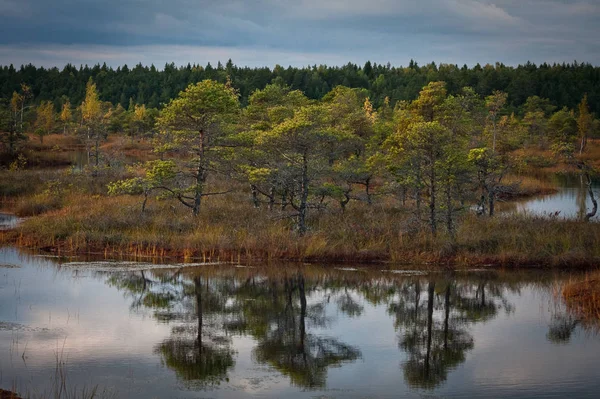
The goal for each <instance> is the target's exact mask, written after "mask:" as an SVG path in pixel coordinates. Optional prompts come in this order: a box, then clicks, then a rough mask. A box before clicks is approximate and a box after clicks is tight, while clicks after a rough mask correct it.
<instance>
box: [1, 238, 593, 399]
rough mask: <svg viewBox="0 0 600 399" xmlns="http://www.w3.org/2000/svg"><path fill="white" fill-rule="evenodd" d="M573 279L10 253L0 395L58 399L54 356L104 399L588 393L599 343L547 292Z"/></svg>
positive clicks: (5, 252)
mask: <svg viewBox="0 0 600 399" xmlns="http://www.w3.org/2000/svg"><path fill="white" fill-rule="evenodd" d="M382 269H383V270H382ZM568 277H569V276H567V275H559V274H555V273H551V272H544V273H540V272H536V273H533V272H527V273H526V272H492V271H481V270H479V271H471V272H454V273H450V272H447V273H446V272H444V273H431V274H426V273H422V272H410V271H408V272H407V271H399V270H392V269H389V268H388V267H386V266H379V267H375V268H373V267H370V268H333V267H327V268H325V267H318V266H307V265H303V266H301V265H296V266H289V265H288V266H286V267H279V268H274V267H271V268H267V267H264V268H263V267H237V266H236V265H229V264H220V265H216V264H204V265H201V264H196V265H191V266H189V265H168V266H167V265H162V266H161V265H153V264H144V263H118V262H73V261H68V260H59V259H55V258H47V257H40V256H30V255H25V254H22V253H20V252H19V251H18V250H16V249H14V248H4V249H0V388H4V389H11V388H15V387H16V389H17V390H18V391H20V392H22V393H25V394H34V395H41V394H44V393H46V394H47V393H52V392H53V389H54V388H55V387H56V385H57V384H60V383H61V382H60V381H62V379H60V377H57V376H56V371H57V360H58V361H59V362H60V364H61V366H60V367H59V371H60V373H63V374H64V375H66V386H67V387H68V389H69V390H71V391H72V390H81V389H83V388H87V389H90V388H92V387H95V386H97V387H98V390H99V392H100V393H102V395H101V396H100V397H119V398H199V397H202V398H242V397H264V398H280V397H286V398H287V397H292V398H315V397H321V398H365V397H382V398H385V397H388V398H392V397H394V398H395V397H424V396H425V397H481V398H488V397H530V398H536V397H567V396H568V397H597V394H598V392H599V391H600V379H599V378H598V375H599V374H598V370H600V356H598V355H599V354H600V337H599V336H598V335H596V334H595V333H594V332H593V331H592V330H590V329H589V326H588V327H584V326H583V325H582V324H581V323H580V322H579V321H578V320H577V319H575V318H574V317H573V316H570V315H569V314H568V313H566V311H565V309H563V307H562V305H561V303H559V302H558V301H557V300H556V299H555V296H554V295H553V292H554V290H555V287H556V284H558V283H559V282H560V281H562V280H563V279H565V278H568ZM60 373H59V374H60ZM57 379H59V380H60V381H59V382H57ZM53 387H54V388H53Z"/></svg>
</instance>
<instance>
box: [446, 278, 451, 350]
mask: <svg viewBox="0 0 600 399" xmlns="http://www.w3.org/2000/svg"><path fill="white" fill-rule="evenodd" d="M451 287H452V285H451V284H450V283H448V287H446V295H445V298H444V309H445V311H446V314H445V315H444V349H448V329H449V324H450V323H449V321H450V288H451Z"/></svg>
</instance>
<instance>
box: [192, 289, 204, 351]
mask: <svg viewBox="0 0 600 399" xmlns="http://www.w3.org/2000/svg"><path fill="white" fill-rule="evenodd" d="M194 291H195V294H196V312H197V315H198V334H197V339H198V353H200V354H202V324H203V312H202V282H201V281H200V278H199V277H196V278H194Z"/></svg>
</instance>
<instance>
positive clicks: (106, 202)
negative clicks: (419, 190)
mask: <svg viewBox="0 0 600 399" xmlns="http://www.w3.org/2000/svg"><path fill="white" fill-rule="evenodd" d="M82 184H83V183H82ZM82 184H81V185H82ZM81 185H80V184H76V186H77V187H78V190H74V191H73V190H71V191H65V192H64V193H63V194H61V195H59V196H53V195H50V194H48V193H45V194H36V195H33V196H30V197H27V198H25V199H22V200H21V201H20V202H19V204H18V206H17V207H16V211H17V213H18V214H20V215H31V214H39V216H37V217H33V218H30V219H28V220H27V221H25V222H24V224H23V225H22V226H21V227H19V228H18V229H17V230H16V231H13V232H9V233H3V234H2V235H0V240H4V241H5V242H13V243H16V244H18V245H21V246H26V247H31V248H38V249H46V250H52V251H59V252H75V253H101V254H104V255H107V256H109V255H110V256H122V255H134V256H154V257H167V256H176V257H181V258H199V259H204V260H209V259H210V260H228V261H229V260H231V261H238V260H241V259H244V260H259V259H260V260H300V261H328V262H382V261H391V262H399V263H439V264H449V263H452V264H455V265H456V264H460V265H497V266H498V265H499V266H515V265H516V266H546V267H577V266H580V267H584V266H585V267H589V266H592V265H594V264H595V263H596V262H598V260H600V247H599V246H597V245H595V244H596V243H597V242H600V229H598V226H597V224H595V223H585V222H579V221H568V220H552V219H547V218H541V217H534V216H511V217H497V218H486V217H476V216H474V215H465V216H463V218H462V220H461V221H460V223H459V229H458V231H457V235H456V240H455V241H452V240H450V238H449V237H447V236H446V235H445V234H444V233H440V234H439V235H438V236H437V237H432V236H431V234H430V233H428V231H427V228H426V226H425V225H423V224H420V223H418V222H417V221H416V220H415V219H414V216H413V214H412V213H411V212H410V210H408V209H402V208H398V207H396V206H394V205H392V203H391V202H390V203H386V201H381V203H378V204H377V205H373V206H368V205H366V204H363V203H356V202H355V203H351V205H349V207H348V210H347V211H346V212H345V213H342V212H341V211H340V210H339V209H338V208H335V207H334V208H332V209H327V210H324V211H313V212H312V213H311V216H310V219H309V226H310V230H309V233H308V234H307V235H305V236H303V237H299V236H298V235H297V234H296V233H295V232H294V230H293V221H292V220H291V219H290V218H285V216H286V215H287V214H289V212H280V211H272V212H269V211H268V210H267V209H264V208H263V209H254V208H253V207H252V205H251V201H250V196H249V194H248V193H244V192H243V190H242V191H241V192H234V193H230V194H227V195H225V196H221V197H208V198H207V199H206V201H205V202H204V204H203V206H204V207H203V209H202V211H201V214H200V216H199V217H197V218H194V217H192V216H191V214H190V212H189V210H188V209H186V208H184V207H182V206H181V205H178V204H176V203H174V202H167V201H156V200H150V202H149V205H148V209H147V211H146V212H145V213H143V214H142V213H141V201H142V200H141V198H140V197H136V196H122V197H107V196H105V195H102V194H101V185H99V186H98V187H90V188H89V189H86V190H83V189H81V187H80V186H81ZM93 190H98V191H97V192H95V193H92V192H93Z"/></svg>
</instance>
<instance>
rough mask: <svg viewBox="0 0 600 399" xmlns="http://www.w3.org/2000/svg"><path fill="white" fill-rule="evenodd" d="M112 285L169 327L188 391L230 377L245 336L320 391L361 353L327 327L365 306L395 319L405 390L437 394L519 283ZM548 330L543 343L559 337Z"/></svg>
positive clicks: (283, 274) (304, 277)
mask: <svg viewBox="0 0 600 399" xmlns="http://www.w3.org/2000/svg"><path fill="white" fill-rule="evenodd" d="M109 282H110V283H111V284H112V285H114V286H117V287H119V288H120V289H121V290H123V291H124V292H126V296H127V297H129V298H130V299H131V303H132V305H131V308H132V310H134V311H143V310H146V311H147V310H150V311H151V312H152V315H153V317H155V318H156V319H157V320H158V321H160V322H163V323H168V324H169V325H171V326H172V328H171V333H170V335H169V337H168V338H167V339H165V340H164V341H163V342H161V343H159V344H158V345H157V346H156V348H155V350H156V353H157V354H159V355H160V356H161V359H162V361H163V363H164V364H165V365H166V366H167V367H169V368H170V369H172V370H174V371H175V372H176V373H177V375H178V377H179V378H180V379H181V380H182V381H184V382H185V383H186V385H190V386H195V387H206V386H211V385H214V384H219V383H220V382H222V381H224V380H225V381H226V380H228V373H229V372H230V370H231V369H232V367H233V366H234V365H235V351H234V349H233V342H232V337H234V336H250V337H252V339H253V340H254V341H255V346H254V348H253V350H252V356H253V359H254V361H255V362H257V363H260V364H265V365H268V366H269V367H271V368H272V369H273V370H277V371H278V372H280V373H282V374H283V375H286V376H288V378H289V379H290V381H291V383H292V384H293V385H295V386H298V387H301V388H305V389H319V388H324V387H326V386H327V375H328V370H329V368H331V367H336V366H340V365H342V364H344V363H349V362H354V361H356V360H357V359H359V358H360V357H361V356H362V353H361V351H360V349H359V348H357V347H355V346H352V345H350V344H348V343H346V342H343V341H342V340H340V339H339V338H337V337H332V336H330V334H329V333H328V330H327V329H328V328H329V327H330V326H332V325H333V324H334V323H335V322H336V320H337V318H338V317H340V316H342V317H347V318H353V319H358V320H357V322H358V323H360V322H361V321H360V318H361V316H363V315H364V314H365V306H364V304H365V303H369V304H370V305H372V306H386V307H387V310H388V313H389V314H390V315H391V316H392V317H393V321H394V328H395V329H396V330H397V334H398V345H399V347H400V349H401V350H402V351H403V352H404V353H405V354H406V359H405V361H403V363H402V369H403V373H404V378H405V381H406V382H407V384H408V385H409V386H411V387H413V388H425V389H432V388H435V387H437V386H439V385H440V384H442V383H443V382H444V381H446V379H447V377H448V374H449V373H450V372H451V370H453V369H454V368H456V367H457V366H458V365H459V364H461V363H463V362H464V361H465V359H466V353H467V352H468V351H470V350H471V349H473V347H474V342H473V337H472V336H471V334H470V333H469V330H470V328H471V326H472V325H473V324H474V323H483V322H486V321H488V320H491V319H493V318H494V317H496V316H497V315H498V313H499V312H500V311H506V312H511V311H512V310H513V308H512V305H511V304H510V303H509V302H508V301H507V300H506V299H505V297H504V295H505V293H506V292H507V290H518V286H519V285H518V284H512V285H511V283H510V282H509V283H507V282H502V281H499V280H498V279H497V278H496V277H495V276H494V274H487V273H486V274H480V275H477V276H469V278H465V279H459V278H457V277H456V276H448V278H442V277H441V276H440V275H436V276H435V277H431V276H430V277H427V278H423V277H414V276H413V277H406V276H395V275H391V274H390V275H386V276H385V277H384V276H383V275H382V274H379V275H376V276H374V277H373V276H372V275H369V274H367V273H364V274H362V273H355V274H348V273H341V272H335V271H332V270H328V271H323V270H321V271H319V272H312V271H310V269H299V270H296V271H292V270H272V269H269V270H268V271H262V272H256V271H251V270H249V269H248V270H239V269H238V270H236V269H234V268H218V269H217V268H215V269H209V268H203V269H202V270H201V271H194V272H183V271H181V270H179V271H173V270H171V271H153V272H151V273H150V272H142V273H123V274H119V275H112V276H111V277H110V278H109ZM557 326H558V324H557ZM552 331H553V332H552V333H551V334H550V333H549V337H550V336H552V337H558V338H557V339H560V337H562V336H565V334H564V333H563V332H561V331H562V330H560V329H559V328H557V329H556V332H554V330H552ZM565 331H566V330H565ZM551 339H553V338H551Z"/></svg>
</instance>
